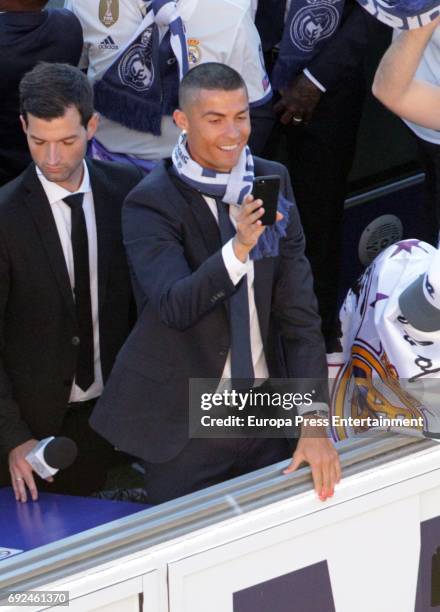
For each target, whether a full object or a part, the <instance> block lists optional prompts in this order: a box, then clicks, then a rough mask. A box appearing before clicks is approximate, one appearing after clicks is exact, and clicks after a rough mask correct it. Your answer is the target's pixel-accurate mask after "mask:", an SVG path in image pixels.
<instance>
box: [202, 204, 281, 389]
mask: <svg viewBox="0 0 440 612" xmlns="http://www.w3.org/2000/svg"><path fill="white" fill-rule="evenodd" d="M203 197H204V199H205V201H206V203H207V204H208V206H209V208H210V210H211V212H212V214H213V215H214V217H215V220H216V221H217V223H218V213H217V205H216V202H215V200H214V198H209V197H207V196H203ZM237 213H238V208H237V207H236V206H230V207H229V217H230V219H231V222H232V224H233V226H234V227H237V222H236V220H235V218H234V217H235V215H236V214H237ZM222 256H223V261H224V264H225V267H226V270H227V271H228V274H229V278H230V279H231V281H232V282H233V283H234V285H237V284H238V283H239V282H240V280H241V279H242V278H243V276H244V275H245V274H247V286H248V301H249V325H250V336H251V354H252V364H253V366H254V374H255V378H256V379H259V383H258V384H260V383H261V382H262V381H263V380H266V378H269V371H268V369H267V363H266V357H265V355H264V349H263V341H262V339H261V331H260V323H259V321H258V312H257V308H256V306H255V295H254V277H255V274H254V262H253V261H252V259H249V257H248V259H247V261H246V262H245V263H243V262H242V261H240V260H239V259H238V258H237V257H236V256H235V253H234V248H233V246H232V239H231V240H229V241H228V242H227V243H226V244H225V245H224V246H223V248H222ZM228 378H231V351H229V353H228V356H227V358H226V363H225V367H224V369H223V374H222V379H228Z"/></svg>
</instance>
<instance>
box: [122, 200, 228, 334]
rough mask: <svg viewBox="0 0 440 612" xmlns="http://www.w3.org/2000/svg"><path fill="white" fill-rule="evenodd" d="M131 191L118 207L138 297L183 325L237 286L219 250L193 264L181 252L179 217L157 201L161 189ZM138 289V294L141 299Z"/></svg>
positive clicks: (171, 321) (173, 324)
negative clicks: (142, 193)
mask: <svg viewBox="0 0 440 612" xmlns="http://www.w3.org/2000/svg"><path fill="white" fill-rule="evenodd" d="M139 199H140V198H139V192H137V194H136V195H135V196H134V195H133V193H132V194H130V196H129V197H128V199H127V200H126V201H125V203H124V207H123V210H122V227H123V235H124V244H125V247H126V250H127V256H128V261H129V265H130V269H131V273H132V275H133V278H134V285H135V289H136V293H137V297H138V300H137V301H138V307H139V301H140V302H141V304H142V305H145V304H146V303H147V302H148V303H149V304H150V305H151V306H152V307H153V308H154V310H155V311H156V312H157V314H158V316H159V318H160V320H161V321H162V322H163V323H164V324H165V325H167V326H169V327H172V328H175V329H178V330H185V329H188V328H190V327H192V326H193V325H194V324H195V323H197V322H198V321H199V320H200V319H201V318H202V317H203V316H204V315H205V314H207V313H208V312H209V311H211V310H212V309H213V308H215V307H216V306H217V305H218V304H219V303H221V302H222V301H224V300H226V299H227V298H229V296H230V295H232V294H233V293H234V292H235V291H236V289H237V288H236V287H235V286H234V284H233V282H232V281H231V279H230V277H229V274H228V271H227V270H226V267H225V264H224V260H223V256H222V251H221V249H219V250H218V252H216V253H215V254H214V255H212V256H211V257H209V258H208V259H206V260H205V261H204V262H203V263H202V264H201V265H200V266H199V267H198V268H197V269H196V270H192V269H191V267H190V265H189V263H188V261H187V259H186V257H185V252H184V245H183V239H184V231H185V227H184V226H183V224H182V222H181V221H180V220H179V219H177V218H175V217H174V216H173V214H172V213H173V210H172V209H171V208H169V209H168V208H166V207H165V206H163V205H160V204H157V203H160V202H161V201H162V202H163V200H164V194H163V193H155V192H154V190H151V191H149V192H148V202H146V201H145V200H144V198H142V201H139ZM139 294H140V300H139Z"/></svg>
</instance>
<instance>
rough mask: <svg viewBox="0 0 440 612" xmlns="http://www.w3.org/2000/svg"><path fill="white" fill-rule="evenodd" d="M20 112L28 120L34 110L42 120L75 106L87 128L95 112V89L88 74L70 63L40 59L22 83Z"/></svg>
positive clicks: (52, 117)
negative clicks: (42, 60)
mask: <svg viewBox="0 0 440 612" xmlns="http://www.w3.org/2000/svg"><path fill="white" fill-rule="evenodd" d="M19 91H20V113H21V114H22V115H23V118H24V120H25V121H26V123H27V114H28V113H30V114H31V115H34V116H35V117H38V118H39V119H47V120H50V119H56V118H58V117H62V116H63V115H64V114H65V112H66V109H67V108H68V107H69V106H75V107H76V109H77V110H78V112H79V114H80V116H81V123H82V125H83V126H84V127H87V124H88V122H89V121H90V118H91V117H92V115H93V112H94V110H93V89H92V87H91V85H90V83H89V81H88V80H87V77H86V75H85V74H84V73H83V72H81V70H79V68H75V67H74V66H70V65H69V64H51V63H48V62H40V63H38V64H37V65H36V66H35V68H33V69H32V70H31V71H30V72H27V73H26V74H25V75H24V77H23V78H22V79H21V82H20V89H19Z"/></svg>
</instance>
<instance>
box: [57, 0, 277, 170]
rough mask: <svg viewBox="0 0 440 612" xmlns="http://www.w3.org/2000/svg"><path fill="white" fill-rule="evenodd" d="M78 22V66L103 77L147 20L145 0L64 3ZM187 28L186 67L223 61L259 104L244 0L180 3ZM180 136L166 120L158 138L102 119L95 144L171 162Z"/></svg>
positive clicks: (260, 79)
mask: <svg viewBox="0 0 440 612" xmlns="http://www.w3.org/2000/svg"><path fill="white" fill-rule="evenodd" d="M65 6H66V8H68V9H70V10H71V11H72V12H73V13H75V15H76V16H77V17H78V19H79V20H80V22H81V25H82V27H83V33H84V52H83V57H82V60H81V67H82V68H87V75H88V77H89V79H90V80H91V81H92V82H94V81H96V80H97V79H99V78H101V77H102V76H103V74H104V73H105V71H106V70H107V68H109V66H110V65H111V64H112V63H113V61H114V60H115V59H116V57H117V56H118V54H119V53H120V52H121V51H122V49H123V48H124V45H125V44H126V43H127V42H128V40H130V38H131V37H132V36H133V34H134V32H135V31H136V29H137V28H138V26H139V24H140V22H141V21H142V18H143V17H144V15H145V10H146V8H145V7H146V3H145V2H144V1H143V0H100V1H98V0H93V1H92V0H66V3H65ZM177 6H178V9H179V13H180V16H181V17H182V20H183V22H184V24H185V30H186V37H187V44H188V59H189V65H190V68H192V67H194V66H196V65H197V64H199V63H203V62H212V61H215V62H221V63H224V64H227V65H228V66H230V67H231V68H234V69H235V70H237V72H239V73H240V74H241V75H242V77H243V79H244V81H245V83H246V86H247V88H248V93H249V100H250V103H251V104H258V103H261V102H263V101H264V100H265V99H266V98H268V97H269V96H270V93H271V89H270V84H269V80H268V77H267V74H266V70H265V68H264V61H263V59H262V53H261V42H260V37H259V34H258V32H257V29H256V27H255V24H254V23H253V21H252V16H251V11H250V5H249V2H248V0H178V3H177ZM178 135H179V131H178V129H177V128H176V126H175V125H174V123H173V120H172V118H171V117H169V116H165V117H163V119H162V134H161V136H153V135H152V134H148V133H145V132H140V131H137V130H131V129H129V128H126V127H125V126H123V125H121V124H119V123H116V122H114V121H110V120H109V119H106V118H105V117H102V118H101V123H100V126H99V128H98V131H97V134H96V137H97V139H98V140H99V141H100V142H101V143H102V144H103V145H104V146H105V147H106V148H107V149H109V150H110V151H112V152H114V153H125V154H128V155H134V156H136V157H140V158H142V159H153V160H154V159H163V158H164V157H169V156H170V155H171V151H172V149H173V148H174V145H175V143H176V141H177V138H178Z"/></svg>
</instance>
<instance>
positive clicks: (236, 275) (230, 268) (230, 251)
mask: <svg viewBox="0 0 440 612" xmlns="http://www.w3.org/2000/svg"><path fill="white" fill-rule="evenodd" d="M222 257H223V263H224V264H225V268H226V270H227V272H228V274H229V278H230V279H231V282H232V283H233V284H234V285H238V283H239V282H240V281H241V279H242V278H243V276H244V275H245V274H247V272H248V268H249V257H248V258H247V259H246V261H245V263H243V262H242V261H240V260H239V259H238V257H236V255H235V253H234V248H233V246H232V238H231V240H229V241H228V242H227V243H226V244H225V245H224V246H223V248H222Z"/></svg>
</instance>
